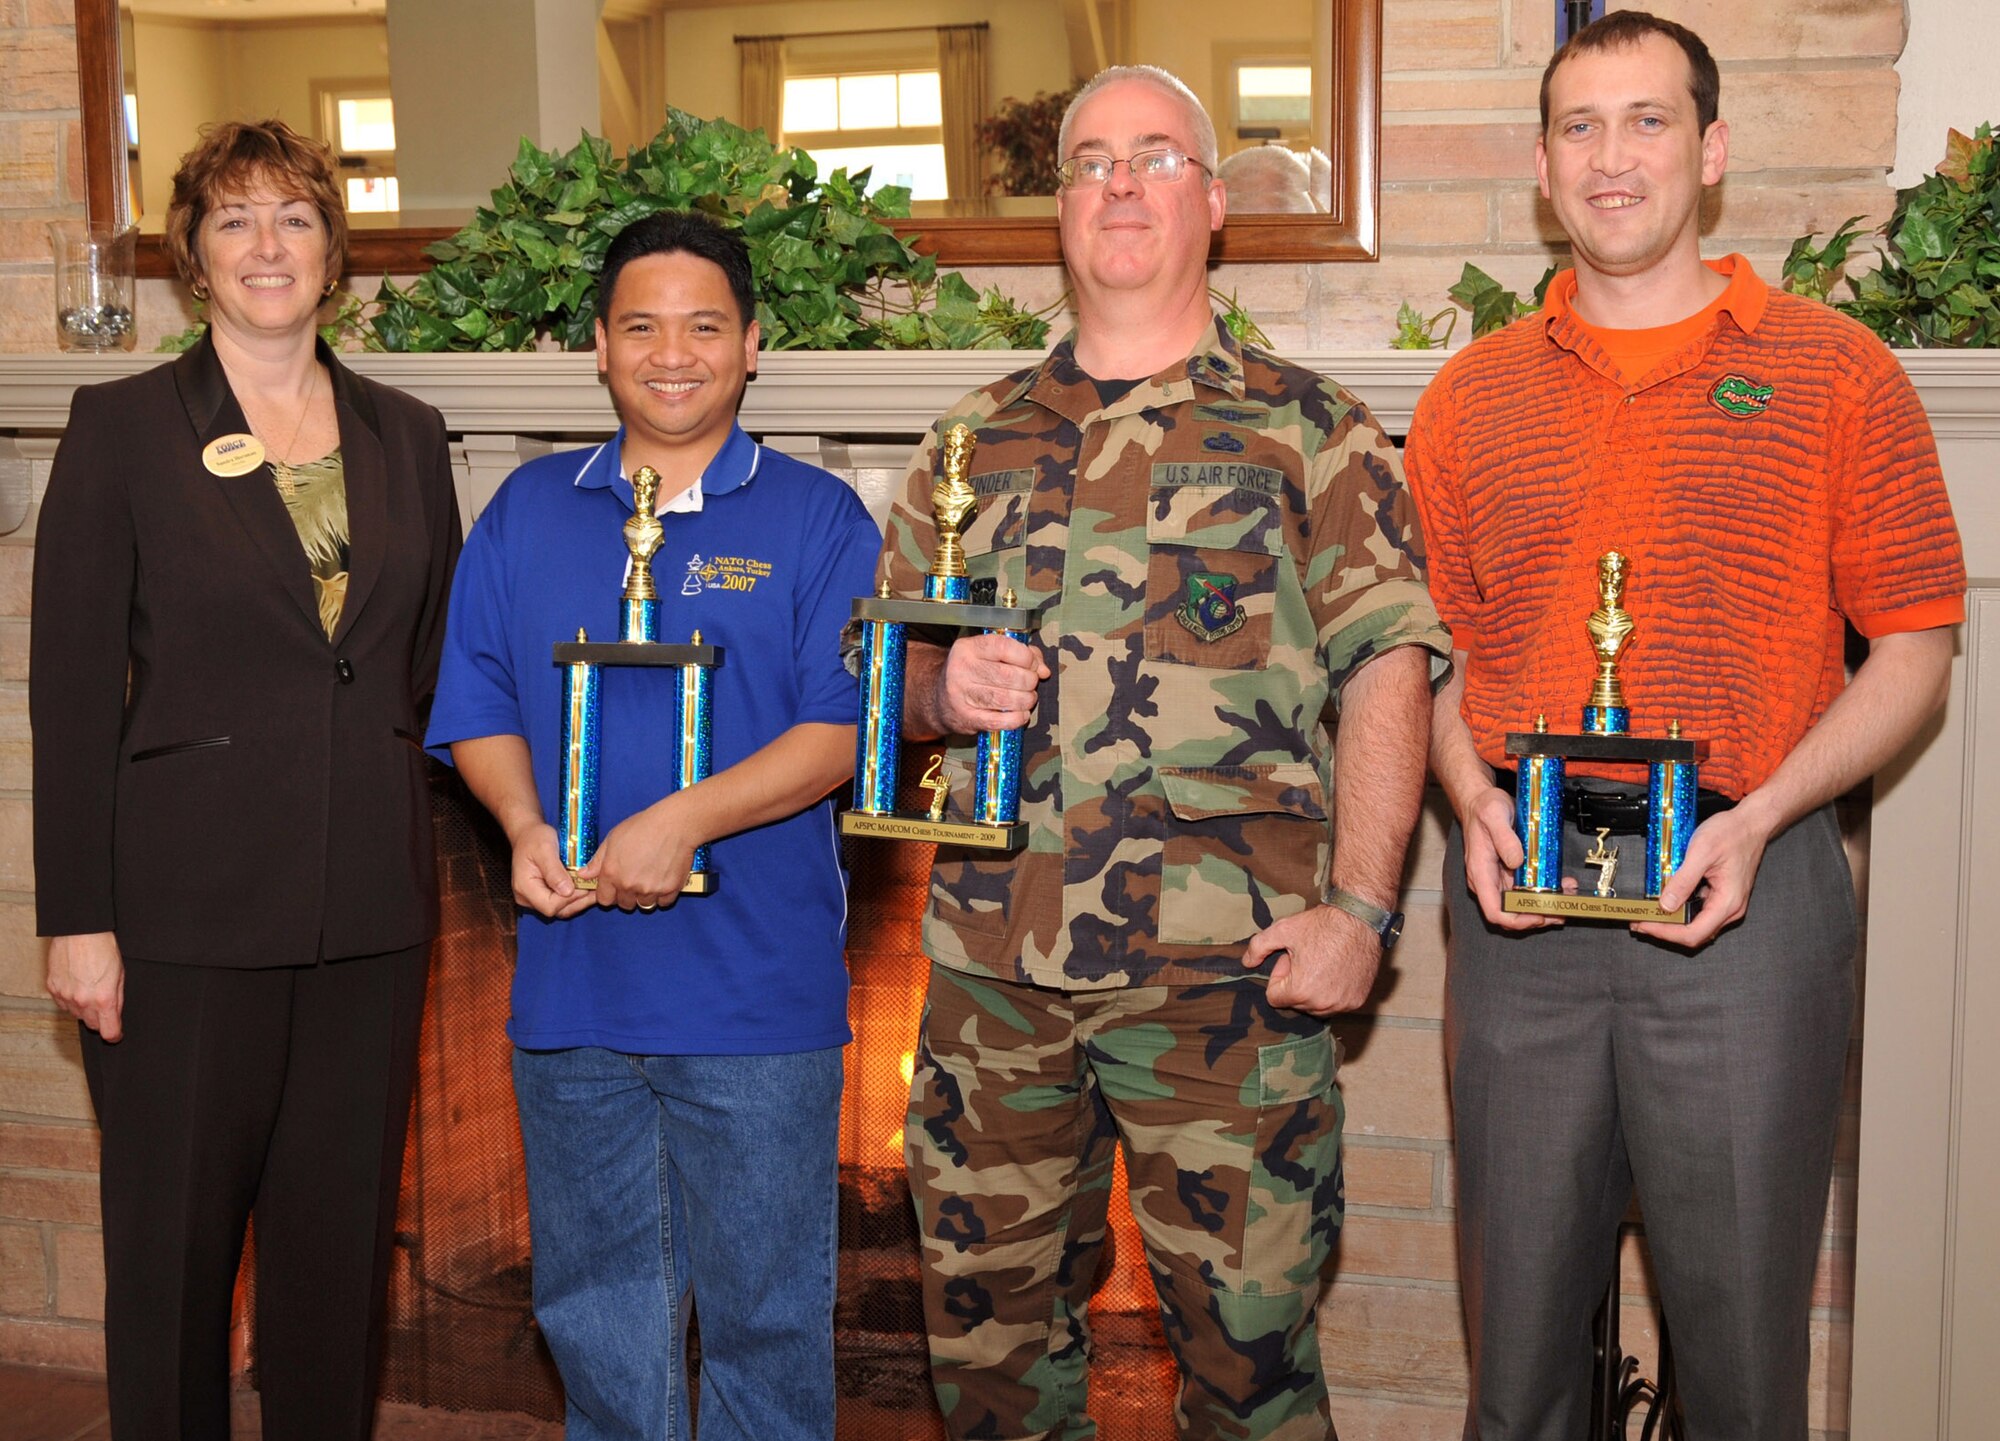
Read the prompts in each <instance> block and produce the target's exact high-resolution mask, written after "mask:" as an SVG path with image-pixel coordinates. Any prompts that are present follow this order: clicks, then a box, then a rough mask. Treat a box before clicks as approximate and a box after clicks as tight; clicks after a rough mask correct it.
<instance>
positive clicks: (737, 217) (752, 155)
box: [160, 109, 1049, 351]
mask: <svg viewBox="0 0 2000 1441" xmlns="http://www.w3.org/2000/svg"><path fill="white" fill-rule="evenodd" d="M867 185H868V172H866V171H862V172H860V173H859V174H856V175H849V174H848V173H847V172H846V171H845V170H836V171H834V172H833V174H831V175H829V176H826V177H824V178H822V177H821V176H820V174H819V169H818V166H817V165H816V164H815V162H814V160H813V158H812V156H811V155H809V154H807V153H806V152H805V151H803V150H797V149H787V148H780V147H777V146H774V145H772V144H771V142H770V141H769V140H767V139H766V138H765V136H764V134H763V132H762V131H747V130H744V129H743V128H741V127H740V126H737V125H733V124H731V123H730V122H728V121H726V120H700V119H697V118H696V117H694V116H692V115H689V114H687V113H686V112H685V111H681V110H672V109H670V110H669V111H668V112H667V123H666V126H665V127H664V128H663V129H662V130H661V131H660V133H659V134H658V135H656V136H654V137H653V139H652V140H651V141H650V142H649V143H648V144H646V145H645V146H644V147H643V148H641V149H638V150H634V151H632V152H630V153H629V154H628V155H626V156H625V157H624V158H623V159H620V158H618V157H617V156H616V155H614V154H613V153H612V150H611V146H610V144H609V143H608V142H607V141H605V140H603V139H600V138H599V137H597V136H594V135H588V134H586V135H584V136H583V137H582V138H581V139H580V140H579V142H578V143H577V145H576V146H575V147H574V148H573V149H570V150H567V151H546V150H541V149H539V148H537V147H536V146H535V145H534V144H533V143H532V142H531V141H528V140H525V139H524V140H522V141H521V145H520V150H519V152H518V153H517V154H516V156H515V159H514V163H513V165H512V166H511V167H510V168H509V170H508V173H507V181H506V183H505V184H503V185H502V186H500V188H499V189H497V190H495V191H494V192H493V193H492V203H491V204H490V205H486V206H482V207H480V209H479V210H478V211H477V212H476V213H475V214H474V215H473V218H472V221H471V223H469V224H468V225H466V226H465V227H464V228H463V229H461V230H460V231H459V232H458V233H457V234H456V235H453V236H452V237H451V238H450V239H448V240H441V241H438V242H437V243H436V244H433V245H431V246H428V247H426V249H425V254H427V255H429V256H430V257H431V259H432V260H433V261H434V262H436V263H435V264H434V265H433V266H432V268H431V269H430V270H429V271H427V272H426V273H424V274H423V275H421V276H419V277H417V279H416V280H415V281H414V282H413V283H411V284H410V285H408V286H407V287H405V286H399V285H397V284H395V283H394V282H393V281H391V280H388V279H386V278H385V279H384V281H383V282H382V288H381V290H380V292H379V293H378V294H377V295H376V297H375V299H374V300H373V301H370V302H363V301H361V300H360V299H358V298H357V297H354V296H351V295H350V296H347V297H345V298H344V299H343V301H342V303H341V306H340V308H339V310H338V311H337V312H336V313H335V316H334V319H333V321H332V323H331V325H330V326H329V327H328V328H327V329H326V330H323V331H322V333H323V334H327V337H328V340H329V343H332V344H335V345H338V344H339V343H340V342H341V341H342V340H349V341H353V340H358V341H359V342H360V343H361V344H362V345H363V347H364V348H366V349H370V350H392V351H440V350H456V351H501V350H527V349H531V348H533V347H534V346H535V344H536V343H537V341H538V340H540V339H541V338H543V337H545V336H546V337H551V338H553V339H554V340H555V341H556V342H557V343H558V344H559V345H561V346H562V347H563V348H564V349H566V350H585V349H588V348H589V347H590V345H591V344H592V341H593V339H594V336H593V321H594V317H595V310H596V304H597V279H598V275H599V274H600V273H601V271H602V270H603V268H604V252H605V251H606V249H608V248H609V246H610V244H611V238H612V237H613V236H614V235H616V234H617V233H618V232H619V231H620V230H622V229H624V228H625V227H626V226H627V225H629V224H631V223H632V222H633V221H635V220H638V219H641V218H642V217H644V216H647V215H653V214H656V213H658V212H660V211H663V210H699V211H701V212H703V213H704V214H707V215H710V216H712V217H714V218H715V219H716V220H718V221H720V222H722V223H723V224H725V225H728V226H732V227H735V228H737V229H739V230H741V231H742V233H743V237H744V239H745V241H747V242H748V245H749V249H750V264H751V269H752V272H753V275H754V278H755V283H756V290H757V295H758V300H757V320H758V322H759V325H760V327H761V329H762V332H763V334H762V340H763V347H764V349H766V350H796V349H814V350H877V349H932V350H972V349H1016V348H1025V349H1036V348H1039V347H1041V346H1043V345H1045V344H1046V343H1047V340H1048V330H1049V326H1048V319H1047V314H1048V312H1046V311H1043V312H1035V311H1027V310H1023V309H1022V308H1021V307H1020V306H1018V305H1017V304H1015V303H1014V301H1013V300H1012V299H1010V298H1009V297H1008V296H1006V295H1005V294H1003V293H1002V292H1001V291H999V290H998V289H989V290H988V291H987V292H986V293H985V294H984V295H982V294H980V293H979V292H977V291H975V290H974V289H973V288H972V287H971V285H969V284H967V283H966V281H965V278H964V277H963V276H961V275H959V274H958V273H957V272H955V271H947V272H943V273H940V272H939V270H938V268H937V262H936V260H935V259H933V258H932V257H930V256H927V255H919V254H918V253H917V252H916V251H915V250H913V249H912V248H911V247H910V246H909V245H908V244H907V243H906V242H905V241H904V240H903V239H902V238H901V237H900V236H898V235H897V234H896V232H895V231H894V230H892V229H890V228H889V224H888V222H890V221H892V220H903V219H907V218H908V217H909V213H910V194H909V191H908V190H907V189H905V188H903V187H901V186H893V185H892V186H884V187H883V188H882V189H880V190H878V191H876V192H875V193H874V194H872V195H870V194H867V193H866V191H867ZM203 328H205V327H204V324H203V323H201V322H197V324H196V325H195V326H194V327H192V328H190V329H189V330H188V331H185V332H183V333H182V334H181V335H178V336H173V337H170V338H169V339H168V340H167V341H165V342H163V343H162V344H161V346H160V348H161V349H162V350H169V349H185V348H186V347H187V346H188V345H191V344H193V343H194V340H195V339H196V338H198V337H199V335H200V334H201V331H202V329H203Z"/></svg>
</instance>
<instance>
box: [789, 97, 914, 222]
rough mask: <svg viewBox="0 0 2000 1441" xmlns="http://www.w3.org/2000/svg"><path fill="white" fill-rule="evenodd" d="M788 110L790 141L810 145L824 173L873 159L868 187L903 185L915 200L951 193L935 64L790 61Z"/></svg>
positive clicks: (859, 165)
mask: <svg viewBox="0 0 2000 1441" xmlns="http://www.w3.org/2000/svg"><path fill="white" fill-rule="evenodd" d="M783 115H784V120H783V125H784V135H785V143H786V144H787V145H796V146H798V147H799V148H800V149H801V150H805V151H809V152H810V153H811V154H812V157H813V159H814V160H816V161H818V162H819V166H820V170H821V172H822V173H824V172H827V171H831V170H833V169H835V168H837V167H841V166H845V167H846V168H847V170H848V171H849V172H850V173H852V172H853V171H856V170H859V169H861V168H862V167H863V166H873V167H874V169H873V171H872V173H871V174H870V176H869V182H868V183H869V188H870V189H876V188H879V187H881V186H884V185H905V186H908V187H909V190H910V197H911V199H913V200H943V199H944V198H945V197H946V195H947V193H948V186H947V182H946V178H945V150H944V106H943V96H942V91H941V86H940V83H939V79H938V71H937V69H936V68H935V67H933V68H931V69H927V70H894V71H887V70H844V71H840V72H837V73H829V74H799V73H796V72H795V71H794V70H793V69H792V68H791V67H790V66H788V67H787V72H786V75H785V88H784V110H783Z"/></svg>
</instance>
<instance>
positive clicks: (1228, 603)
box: [1174, 570, 1245, 640]
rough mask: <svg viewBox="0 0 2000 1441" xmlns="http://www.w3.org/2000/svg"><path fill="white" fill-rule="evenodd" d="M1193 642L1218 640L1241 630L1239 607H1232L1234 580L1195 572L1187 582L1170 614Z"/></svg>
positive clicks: (1241, 619)
mask: <svg viewBox="0 0 2000 1441" xmlns="http://www.w3.org/2000/svg"><path fill="white" fill-rule="evenodd" d="M1174 619H1175V620H1177V621H1179V622H1180V623H1181V624H1182V625H1183V626H1185V627H1186V628H1187V630H1188V631H1189V632H1190V633H1191V634H1193V636H1194V637H1195V639H1196V640H1221V639H1222V638H1223V637H1224V636H1226V635H1234V634H1236V632H1237V631H1239V630H1241V629H1243V622H1244V620H1245V616H1244V614H1243V607H1242V606H1240V605H1238V604H1237V603H1236V578H1235V577H1234V576H1227V575H1217V574H1215V573H1214V572H1213V571H1207V570H1198V571H1195V572H1194V573H1193V574H1192V575H1190V576H1188V578H1187V595H1186V597H1185V599H1183V600H1182V602H1181V608H1180V609H1179V610H1177V611H1175V612H1174Z"/></svg>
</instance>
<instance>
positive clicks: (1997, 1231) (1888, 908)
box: [0, 351, 2000, 1441]
mask: <svg viewBox="0 0 2000 1441" xmlns="http://www.w3.org/2000/svg"><path fill="white" fill-rule="evenodd" d="M164 359H165V357H162V356H156V355H117V356H73V355H53V354H37V355H0V460H4V459H6V458H8V457H15V458H26V459H28V460H30V461H32V462H33V471H34V478H35V481H36V482H37V483H36V485H35V489H36V490H37V491H39V489H40V483H41V482H43V481H44V480H45V477H46V473H47V457H48V455H49V454H50V452H51V451H52V450H53V448H54V443H55V440H56V438H57V436H59V434H60V432H61V430H62V428H63V426H64V424H65V422H66V419H67V415H68V410H69V402H70V397H71V395H72V393H73V392H74V391H75V389H76V388H77V387H78V386H80V385H88V384H93V383H96V382H99V381H103V380H108V379H113V378H116V377H119V376H123V375H130V374H134V373H136V372H138V371H141V370H143V369H145V368H147V367H149V366H153V365H157V364H160V363H162V361H163V360H164ZM343 359H344V360H346V361H347V363H349V364H351V365H352V366H353V367H354V368H355V369H356V370H358V371H360V372H361V373H362V374H364V375H369V376H372V377H374V378H376V379H378V380H381V381H384V382H386V383H388V384H391V385H395V386H398V387H399V388H401V389H403V390H405V391H408V392H409V393H411V394H413V395H416V396H418V397H420V398H422V399H424V400H426V401H428V402H430V403H431V404H432V405H435V406H436V407H437V408H438V409H439V410H440V411H442V412H443V413H444V416H445V418H446V421H447V424H448V426H449V428H450V430H451V432H452V434H453V436H454V437H455V440H454V446H455V449H456V450H457V453H458V455H459V457H460V459H461V462H462V469H461V472H460V475H461V481H462V483H463V485H464V490H463V492H462V499H463V503H464V505H465V508H466V510H467V513H468V514H470V513H473V512H476V510H477V509H478V507H479V505H480V504H481V502H482V501H483V500H484V498H485V496H486V495H489V494H490V493H491V487H492V486H493V485H495V484H497V483H498V481H499V479H500V478H501V477H504V475H505V474H506V473H507V471H508V470H509V469H511V468H512V466H513V465H514V464H515V463H517V461H518V459H519V458H520V457H522V456H524V455H528V454H533V453H536V452H537V451H538V450H541V449H545V448H547V446H548V445H549V444H550V443H551V442H556V443H560V442H561V441H564V440H571V441H576V440H585V439H590V438H594V437H598V436H602V435H604V434H606V433H608V432H609V430H610V429H611V428H612V425H613V420H612V414H611V408H610V405H609V402H608V398H607V395H606V392H605V390H604V387H603V385H602V384H601V382H600V381H599V380H598V378H597V375H596V370H595V366H594V364H593V362H592V359H591V357H590V356H588V355H580V354H579V355H565V354H534V355H442V356H421V355H357V356H351V357H343ZM1032 359H1033V356H1032V355H1024V354H1022V353H1021V352H1008V351H971V352H950V353H937V352H898V353H837V354H833V353H824V352H786V353H776V354H767V355H764V356H762V357H760V375H759V377H758V379H757V381H756V382H755V383H754V384H753V385H751V387H750V388H749V391H748V393H747V395H746V397H745V402H744V408H743V421H744V425H745V427H746V428H747V429H749V430H750V431H751V432H752V433H753V434H755V435H757V436H759V437H760V438H763V439H765V440H766V441H768V442H770V443H772V444H774V445H778V446H780V447H781V448H784V449H787V450H797V451H802V452H805V453H808V454H816V455H818V456H819V457H820V458H821V459H822V460H824V461H825V462H826V463H828V464H830V465H832V466H834V467H835V468H839V469H845V470H846V471H847V473H848V474H849V475H850V477H851V478H852V479H853V480H854V482H855V483H856V485H857V488H859V489H861V491H862V493H863V495H864V497H865V498H870V499H871V500H875V501H877V502H878V510H879V499H880V496H881V495H882V494H884V493H886V490H887V488H888V487H889V486H890V485H892V484H893V474H894V471H893V469H892V468H893V467H896V466H898V465H900V459H901V457H902V456H903V455H905V454H907V452H908V450H909V447H910V445H911V443H912V442H913V441H914V440H915V438H916V437H918V436H920V435H921V434H922V433H923V432H924V430H925V429H926V428H927V427H928V426H929V425H930V423H931V422H932V421H933V420H934V419H935V418H936V417H937V416H938V415H939V414H940V413H941V412H942V411H943V410H944V409H945V408H946V407H947V406H948V405H949V404H950V403H951V402H952V401H954V400H955V399H957V398H958V397H959V396H960V395H962V394H964V393H965V392H966V391H967V390H969V389H971V388H973V387H974V386H977V385H980V384H983V383H985V382H987V381H989V380H992V379H994V378H996V377H998V376H1000V375H1002V374H1004V373H1005V372H1006V371H1008V370H1010V369H1013V368H1015V367H1017V366H1020V365H1022V364H1024V363H1029V362H1031V361H1032ZM1296 359H1298V360H1299V361H1301V362H1302V363H1305V364H1307V365H1310V366H1312V367H1314V368H1315V369H1318V370H1321V371H1324V372H1325V373H1327V374H1329V375H1332V376H1335V377H1337V378H1338V379H1339V380H1341V381H1342V382H1343V383H1344V384H1346V385H1347V386H1348V387H1349V388H1350V389H1352V390H1354V391H1355V392H1356V393H1357V394H1358V395H1359V396H1360V397H1361V399H1362V400H1363V401H1364V402H1365V403H1366V404H1367V405H1368V406H1369V407H1370V409H1371V410H1373V411H1374V412H1375V414H1376V416H1377V417H1378V418H1379V419H1380V420H1381V422H1382V423H1383V424H1384V425H1385V426H1386V427H1387V428H1388V429H1389V430H1391V431H1392V432H1394V433H1397V434H1400V433H1401V432H1402V431H1403V430H1404V429H1405V428H1406V427H1407V426H1408V424H1409V417H1410V412H1411V410H1412V408H1413V407H1414V405H1415V403H1416V400H1417V397H1418V396H1419V395H1421V394H1422V392H1423V388H1424V387H1425V385H1427V384H1428V383H1429V382H1430V380H1431V379H1432V377H1433V376H1435V375H1436V373H1437V369H1438V367H1439V365H1440V364H1441V363H1442V361H1443V359H1444V357H1443V356H1442V355H1440V354H1437V353H1426V352H1412V353H1399V352H1394V351H1365V352H1333V353H1324V354H1310V355H1300V356H1297V357H1296ZM1899 359H1900V360H1901V361H1902V363H1903V365H1904V367H1905V369H1906V370H1907V371H1908V372H1909V374H1910V377H1911V379H1912V380H1913V381H1914V382H1915V384H1916V387H1917V390H1918V393H1919V395H1920V396H1921V397H1922V400H1923V403H1924V407H1925V409H1926V411H1927V412H1928V413H1929V416H1930V420H1931V425H1932V428H1933V430H1934V431H1935V432H1936V434H1937V437H1938V442H1939V449H1940V453H1941V455H1942V457H1943V460H1944V467H1945V475H1946V479H1947V482H1948V483H1949V485H1950V489H1951V494H1952V501H1953V505H1954V506H1955V508H1956V511H1957V515H1958V522H1959V527H1960V531H1961V534H1962V535H1963V536H1964V539H1965V545H1966V559H1967V564H1968V567H1969V569H1970V572H1971V575H1972V578H1973V579H1972V590H1971V594H1970V597H1969V599H1968V618H1967V623H1966V626H1965V629H1964V633H1963V637H1962V644H1961V653H1960V656H1959V658H1958V660H1957V662H1956V663H1955V665H1954V671H1953V677H1952V686H1951V693H1950V695H1951V699H1950V702H1949V704H1948V706H1947V708H1946V710H1945V712H1944V714H1943V715H1942V716H1941V717H1940V718H1939V720H1938V721H1937V722H1936V724H1935V725H1933V726H1932V727H1931V729H1930V731H1929V732H1928V734H1927V737H1926V739H1925V742H1924V743H1923V744H1921V745H1919V746H1916V747H1913V748H1912V750H1911V752H1910V753H1909V754H1907V755H1905V756H1903V757H1902V758H1900V759H1899V760H1898V761H1896V762H1895V763H1894V764H1893V765H1891V766H1890V767H1889V768H1888V769H1887V770H1886V771H1885V772H1884V774H1883V775H1882V776H1880V777H1878V779H1877V781H1876V783H1875V804H1874V808H1873V814H1872V835H1871V846H1870V857H1869V874H1870V886H1869V908H1868V917H1867V976H1868V980H1869V981H1870V982H1871V984H1869V985H1868V987H1867V994H1866V1010H1865V1015H1866V1028H1867V1041H1866V1047H1865V1059H1864V1065H1863V1076H1862V1099H1861V1141H1860V1179H1859V1197H1858V1203H1857V1208H1856V1212H1857V1220H1856V1226H1855V1230H1856V1241H1855V1248H1856V1259H1855V1267H1854V1278H1855V1295H1854V1329H1853V1373H1852V1411H1851V1420H1850V1427H1851V1434H1852V1435H1854V1436H1855V1437H1856V1438H1857V1441H1874V1438H1887V1437H1897V1438H1902V1437H1925V1438H1930V1437H1940V1438H1941V1437H1943V1436H1945V1435H1947V1434H1949V1433H1950V1432H1951V1419H1950V1418H1951V1417H1952V1416H1954V1415H1956V1416H1959V1417H1965V1416H1969V1415H1974V1414H1983V1411H1984V1409H1985V1402H1984V1399H1983V1397H1982V1396H1981V1394H1980V1393H1979V1384H1980V1381H1981V1379H1982V1377H1983V1374H1984V1370H1985V1368H1986V1365H1987V1360H1986V1358H1988V1357H1990V1356H1991V1355H1992V1353H1993V1352H1994V1351H1995V1350H2000V1300H1996V1299H1995V1293H1994V1291H1993V1288H1992V1286H1991V1284H1990V1282H1991V1278H1992V1277H1993V1276H1994V1275H1996V1274H2000V1131H1996V1129H1995V1128H1994V1127H1993V1126H1992V1124H1991V1122H1990V1117H1989V1115H1988V1109H1987V1105H1988V1103H1987V1101H1986V1099H1985V1098H1988V1097H1991V1096H1994V1095H2000V1047H1995V1046H1992V1045H1990V1044H1986V1043H1985V1042H1984V1041H1983V1039H1982V1038H1985V1037H1990V1036H1991V1035H1993V1034H1996V1033H2000V967H1995V966H1994V965H1993V964H1992V960H1993V955H1994V942H1993V937H1994V936H1995V935H2000V887H1995V886H1993V885H1992V884H1991V883H1990V880H1989V878H1990V877H1991V876H1993V875H1995V874H2000V353H1996V352H1985V353H1978V352H1961V351H1951V352H1938V351H1912V352H1900V353H1899ZM1780 384H1781V385H1782V379H1781V380H1780ZM134 459H135V462H136V463H143V457H134ZM871 489H873V490H874V491H875V492H876V494H875V495H873V496H871V495H870V490H871ZM17 518H18V517H17V516H10V517H7V518H5V519H0V525H5V524H8V523H10V522H11V521H13V520H15V519H17ZM32 534H33V522H32V518H31V513H30V519H29V520H28V522H27V523H26V524H25V525H22V526H21V528H20V529H19V530H17V531H16V532H15V533H14V534H13V535H11V536H7V537H5V538H4V540H0V544H5V545H8V546H25V545H32V543H33V542H32ZM21 593H22V595H23V596H25V594H26V592H25V588H23V589H22V592H21ZM1434 902H1435V896H1434V895H1433V903H1434ZM1981 937H1984V938H1985V939H1984V940H1981V939H1980V938H1981ZM1981 956H1984V957H1986V960H1985V961H1984V962H1982V961H1980V960H1979V957H1981Z"/></svg>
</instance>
